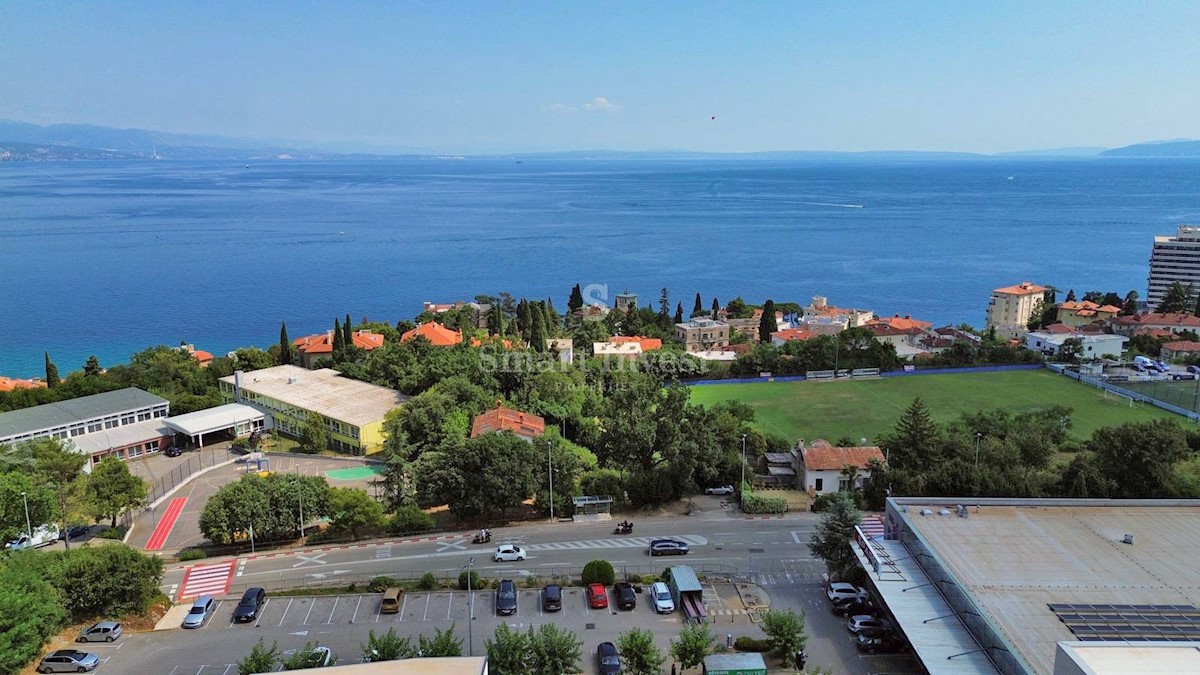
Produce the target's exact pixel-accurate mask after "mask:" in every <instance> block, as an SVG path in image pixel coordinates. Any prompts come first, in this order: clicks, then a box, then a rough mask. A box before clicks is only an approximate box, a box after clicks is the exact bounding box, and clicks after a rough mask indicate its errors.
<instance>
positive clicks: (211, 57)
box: [0, 0, 1200, 152]
mask: <svg viewBox="0 0 1200 675" xmlns="http://www.w3.org/2000/svg"><path fill="white" fill-rule="evenodd" d="M1198 26H1200V3H1198V2H1194V1H1190V0H1189V1H1179V2H1172V1H1167V0H1163V1H1155V2H1144V3H1143V2H1128V1H1120V2H1098V1H1093V2H1044V1H1041V0H1039V1H1035V2H986V3H985V2H959V1H957V0H956V1H952V2H878V3H858V2H827V3H816V2H798V1H794V0H792V1H787V2H778V3H765V2H753V3H708V2H698V1H691V2H662V1H659V0H655V1H653V2H649V1H647V2H639V3H628V4H618V3H611V2H589V3H576V2H546V3H529V2H521V3H518V2H486V3H485V2H458V1H454V2H430V3H423V2H396V3H379V2H370V3H367V2H363V3H357V2H337V3H328V2H326V3H318V2H308V3H300V2H293V3H281V2H207V1H206V2H199V3H197V2H192V3H174V2H157V1H156V2H150V3H147V2H136V3H133V2H131V3H124V2H87V3H65V2H26V3H19V2H9V3H5V4H3V5H2V6H0V117H3V118H9V119H17V120H25V121H30V122H36V123H40V124H47V123H53V122H81V123H93V124H102V125H110V126H122V127H141V128H150V129H161V130H165V131H179V132H197V133H215V134H225V135H231V136H240V137H248V138H263V139H298V140H304V141H312V142H330V143H335V142H336V143H345V142H356V143H365V144H370V145H372V146H378V147H390V148H413V149H422V150H429V151H435V152H507V151H540V150H570V149H592V148H609V149H618V150H642V149H689V150H707V151H755V150H798V149H806V150H872V149H922V150H967V151H981V152H994V151H1005V150H1018V149H1030V148H1044V147H1058V146H1074V145H1102V146H1109V147H1112V146H1120V145H1126V144H1130V143H1136V142H1140V141H1146V140H1153V139H1167V138H1184V137H1187V138H1194V137H1200V130H1198V129H1197V126H1198V124H1200V40H1198V39H1197V38H1196V29H1197V27H1198ZM713 115H716V117H717V119H715V120H713V119H710V118H711V117H712V116H713ZM0 140H3V139H0Z"/></svg>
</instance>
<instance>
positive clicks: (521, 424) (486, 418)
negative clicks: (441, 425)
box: [471, 401, 546, 441]
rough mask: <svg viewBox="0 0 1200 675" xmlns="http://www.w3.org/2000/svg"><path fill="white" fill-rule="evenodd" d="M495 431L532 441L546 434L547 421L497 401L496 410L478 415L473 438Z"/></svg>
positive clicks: (472, 424) (472, 430) (472, 433)
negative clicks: (510, 433)
mask: <svg viewBox="0 0 1200 675" xmlns="http://www.w3.org/2000/svg"><path fill="white" fill-rule="evenodd" d="M493 431H511V432H513V433H514V434H516V435H518V436H520V437H521V438H524V439H525V440H527V441H532V440H533V439H534V438H535V437H537V436H541V435H542V434H544V433H546V420H544V419H542V418H541V417H538V416H537V415H534V414H532V413H527V412H522V411H520V410H513V409H512V408H505V407H504V405H503V404H502V403H500V402H499V401H497V402H496V407H495V408H492V409H491V410H488V411H487V412H485V413H483V414H482V415H478V416H477V417H476V418H475V421H474V422H472V423H471V438H475V437H477V436H482V435H483V434H486V433H491V432H493Z"/></svg>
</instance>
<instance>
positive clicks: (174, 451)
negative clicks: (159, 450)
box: [163, 445, 183, 457]
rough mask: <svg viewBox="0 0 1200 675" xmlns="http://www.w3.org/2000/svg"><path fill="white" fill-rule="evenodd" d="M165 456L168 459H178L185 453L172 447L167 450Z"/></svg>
mask: <svg viewBox="0 0 1200 675" xmlns="http://www.w3.org/2000/svg"><path fill="white" fill-rule="evenodd" d="M163 454H164V455H166V456H167V457H178V456H180V455H182V454H183V451H182V450H180V449H179V448H178V447H176V446H174V445H172V446H171V447H169V448H167V449H166V451H165V452H163Z"/></svg>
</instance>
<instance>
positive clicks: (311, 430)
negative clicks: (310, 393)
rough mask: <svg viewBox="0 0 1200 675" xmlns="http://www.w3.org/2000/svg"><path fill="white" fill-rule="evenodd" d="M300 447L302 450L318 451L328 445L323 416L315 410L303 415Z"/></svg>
mask: <svg viewBox="0 0 1200 675" xmlns="http://www.w3.org/2000/svg"><path fill="white" fill-rule="evenodd" d="M300 447H301V448H303V450H304V452H309V453H314V454H315V453H318V452H321V451H322V450H324V449H325V448H327V447H329V434H328V432H327V431H326V430H325V418H324V417H321V416H320V415H318V414H317V413H315V412H309V413H308V414H307V415H305V416H304V426H303V427H301V429H300Z"/></svg>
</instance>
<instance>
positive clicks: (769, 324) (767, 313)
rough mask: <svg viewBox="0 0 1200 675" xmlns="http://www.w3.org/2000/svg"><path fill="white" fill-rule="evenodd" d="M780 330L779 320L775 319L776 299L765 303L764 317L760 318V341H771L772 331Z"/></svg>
mask: <svg viewBox="0 0 1200 675" xmlns="http://www.w3.org/2000/svg"><path fill="white" fill-rule="evenodd" d="M778 330H779V322H778V321H776V320H775V301H774V300H767V301H766V302H764V303H763V308H762V318H760V319H759V320H758V341H759V342H770V341H771V333H774V332H776V331H778Z"/></svg>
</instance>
